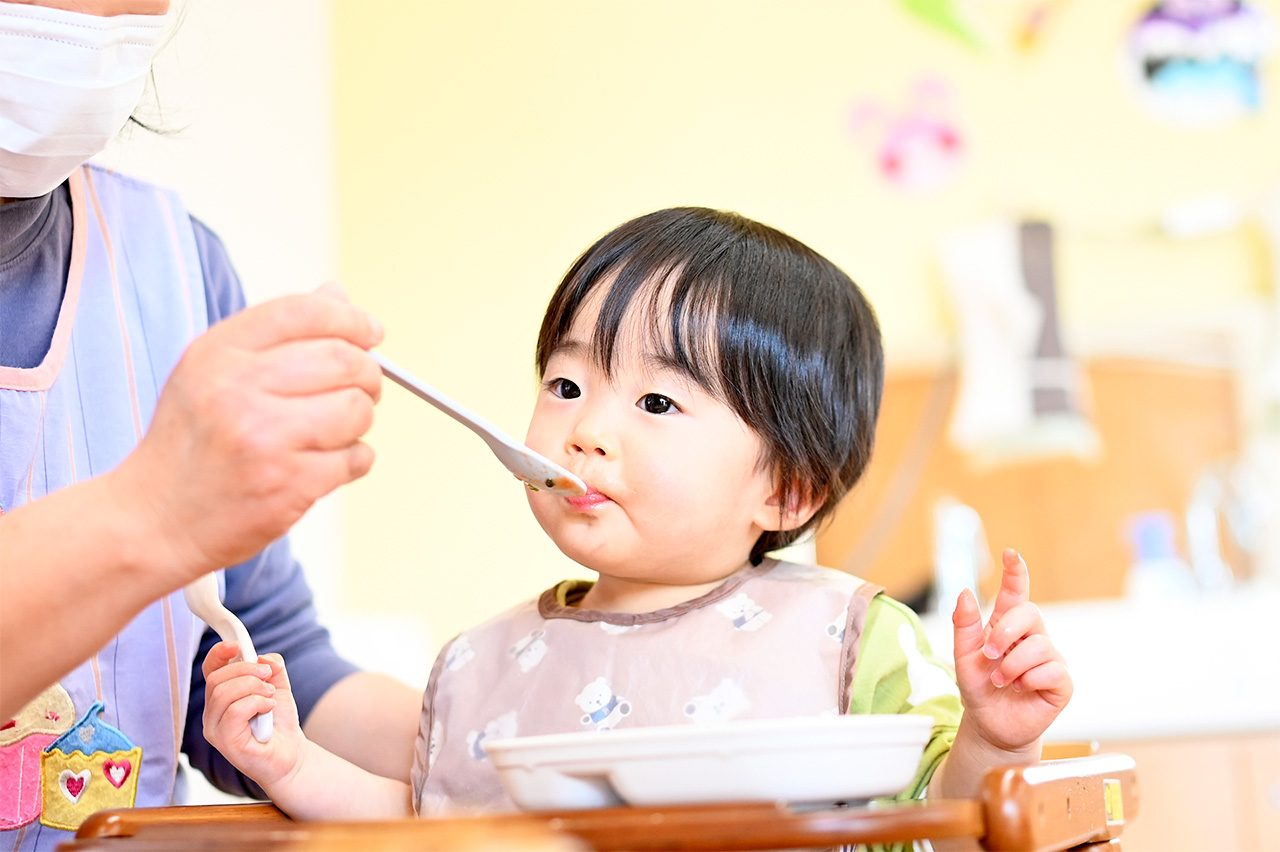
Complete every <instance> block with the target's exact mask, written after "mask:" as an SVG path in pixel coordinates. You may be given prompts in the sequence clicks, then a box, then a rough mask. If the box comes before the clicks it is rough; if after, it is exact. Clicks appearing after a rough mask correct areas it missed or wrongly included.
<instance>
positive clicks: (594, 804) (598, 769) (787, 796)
mask: <svg viewBox="0 0 1280 852" xmlns="http://www.w3.org/2000/svg"><path fill="white" fill-rule="evenodd" d="M932 727H933V719H932V718H931V717H929V716H913V715H853V716H816V717H803V718H794V719H758V720H749V721H740V722H724V723H718V724H708V725H673V726H662V727H653V728H631V729H626V728H624V729H622V730H610V731H598V732H597V731H590V732H585V733H575V734H548V735H545V736H537V737H516V738H512V739H505V740H495V741H493V742H488V741H486V743H485V748H486V749H487V750H488V752H489V757H490V759H491V760H492V761H493V765H494V766H495V767H496V768H497V770H498V776H499V778H501V780H502V784H503V786H504V787H505V788H506V790H507V793H508V794H509V795H510V796H511V798H512V800H514V801H515V803H516V804H517V805H518V806H520V807H521V808H524V809H526V810H576V809H581V808H602V807H611V806H614V805H620V804H629V805H648V806H664V805H690V804H711V803H721V802H787V803H792V804H830V803H833V802H848V801H860V800H865V799H870V798H873V797H877V796H893V795H896V794H897V793H899V792H901V791H902V790H903V789H904V788H905V787H906V786H907V785H908V784H909V783H911V779H912V778H913V777H915V773H916V767H917V765H918V764H919V762H920V756H921V755H922V754H923V753H924V747H925V744H926V743H927V742H928V740H929V733H930V731H931V729H932Z"/></svg>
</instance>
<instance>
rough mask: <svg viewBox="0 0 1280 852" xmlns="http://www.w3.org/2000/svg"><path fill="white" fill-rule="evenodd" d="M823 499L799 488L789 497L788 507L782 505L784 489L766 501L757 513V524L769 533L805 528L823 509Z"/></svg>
mask: <svg viewBox="0 0 1280 852" xmlns="http://www.w3.org/2000/svg"><path fill="white" fill-rule="evenodd" d="M822 502H823V501H822V499H821V498H820V497H818V496H815V495H810V494H808V493H807V492H806V490H805V489H803V488H799V487H797V488H796V489H795V490H794V491H792V492H791V494H790V495H789V496H788V497H787V504H786V506H783V505H782V488H781V487H779V488H778V489H777V490H775V491H774V492H773V495H772V496H771V497H769V498H768V499H767V500H765V501H764V505H763V506H761V507H760V511H759V512H758V513H757V517H756V524H758V525H759V527H760V529H762V530H765V531H767V532H784V531H786V530H793V529H795V528H796V527H800V526H804V525H805V524H806V523H808V522H809V519H810V518H812V517H813V516H814V514H815V513H816V512H817V511H818V510H819V509H821V508H822Z"/></svg>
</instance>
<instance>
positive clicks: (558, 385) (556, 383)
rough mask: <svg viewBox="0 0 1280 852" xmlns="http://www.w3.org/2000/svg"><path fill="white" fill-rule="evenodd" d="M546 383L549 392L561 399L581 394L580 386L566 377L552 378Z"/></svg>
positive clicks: (574, 397) (572, 397)
mask: <svg viewBox="0 0 1280 852" xmlns="http://www.w3.org/2000/svg"><path fill="white" fill-rule="evenodd" d="M546 384H547V387H548V388H549V389H550V390H551V392H552V393H553V394H555V395H556V396H558V397H560V398H561V399H577V398H578V397H580V396H582V388H580V387H578V386H577V385H576V384H574V383H573V382H571V381H569V380H568V379H552V380H550V381H549V382H547V383H546Z"/></svg>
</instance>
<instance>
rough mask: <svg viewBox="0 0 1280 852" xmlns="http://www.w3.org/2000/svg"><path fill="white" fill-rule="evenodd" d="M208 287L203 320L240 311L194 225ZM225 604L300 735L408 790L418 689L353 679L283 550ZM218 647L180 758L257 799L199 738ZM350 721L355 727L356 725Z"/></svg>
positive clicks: (195, 692) (208, 639)
mask: <svg viewBox="0 0 1280 852" xmlns="http://www.w3.org/2000/svg"><path fill="white" fill-rule="evenodd" d="M192 225H193V227H194V231H195V238H196V249H197V251H198V253H199V256H200V264H201V268H202V270H203V272H204V279H205V296H206V307H207V309H208V314H209V321H210V322H211V323H213V322H218V321H220V320H221V319H223V318H225V317H228V316H231V315H232V314H235V313H238V312H239V311H241V310H243V309H244V307H245V300H244V295H243V291H242V290H241V287H240V281H239V278H238V277H237V276H236V274H235V270H234V268H233V266H232V265H231V260H230V258H229V257H228V256H227V253H226V249H225V248H224V246H223V245H222V242H221V241H220V240H219V239H218V237H217V235H216V234H214V233H213V232H212V231H210V230H209V229H208V228H207V227H205V225H204V224H203V223H201V222H200V221H199V220H196V219H192ZM225 578H226V604H227V606H228V607H229V608H230V609H231V610H232V611H233V612H235V613H236V614H237V615H238V616H239V617H240V620H241V621H243V622H244V623H245V626H246V627H247V629H248V630H249V635H250V636H252V637H253V640H254V646H255V650H257V651H258V652H259V653H263V654H265V653H272V652H275V653H278V654H280V655H281V656H282V657H284V659H285V661H286V663H287V665H288V666H289V672H290V679H291V681H292V692H293V697H294V700H295V702H296V703H297V705H298V716H299V719H300V720H301V721H302V723H303V730H304V731H305V733H306V734H307V737H308V738H309V739H311V740H312V741H313V742H315V743H317V744H319V745H321V746H323V747H324V748H326V749H328V750H329V751H331V752H334V753H335V754H337V755H339V756H341V757H345V758H346V759H348V760H350V761H351V762H352V763H355V764H357V765H358V766H361V767H363V768H364V769H367V770H368V771H370V772H373V773H375V774H378V775H383V776H385V777H388V778H395V779H397V780H404V781H407V780H408V778H409V770H410V767H411V764H412V761H413V746H414V740H415V738H416V736H417V731H418V710H419V707H420V705H421V703H422V699H421V693H420V691H419V690H416V689H412V688H410V687H408V686H406V685H405V684H402V683H400V682H399V681H397V680H395V679H394V678H391V677H388V676H386V675H381V674H374V673H372V672H362V671H357V670H356V667H355V666H354V665H352V664H351V663H349V662H347V661H346V660H344V659H342V658H341V657H340V656H339V655H338V653H337V652H336V651H335V650H334V648H333V645H332V643H331V642H330V639H329V633H328V631H327V630H325V629H324V628H323V627H322V626H321V625H320V623H319V620H318V617H317V614H316V609H315V605H314V602H313V598H312V594H311V590H310V588H309V587H308V585H307V582H306V578H305V576H304V574H303V571H302V569H301V567H300V566H299V565H298V563H297V561H296V560H295V559H294V558H293V557H292V555H291V553H290V549H289V545H288V541H287V540H284V539H281V540H278V541H276V542H275V543H273V544H272V545H270V546H268V547H267V548H266V549H265V550H264V551H262V552H261V553H259V554H257V555H256V556H255V557H254V558H253V559H251V560H250V561H249V562H246V563H244V564H242V565H239V566H237V567H235V568H232V569H229V570H228V571H227V572H226V574H225ZM217 641H218V636H217V635H216V634H214V633H213V631H206V632H205V634H204V636H203V638H202V640H201V645H200V649H199V652H198V653H197V654H196V659H195V663H194V666H193V670H192V687H191V693H190V700H189V704H188V708H187V710H188V712H187V726H186V732H185V734H184V737H183V746H182V747H183V751H185V752H186V754H187V758H188V760H189V761H190V763H191V765H192V767H193V768H195V769H198V770H200V771H201V772H203V773H204V774H205V775H206V776H207V777H208V778H209V779H210V780H211V781H212V782H213V783H214V785H215V786H217V787H219V788H220V789H223V790H225V791H226V792H229V793H235V794H238V795H243V796H253V797H260V796H261V795H262V790H261V789H260V788H259V787H258V785H256V784H254V783H253V782H252V780H250V779H248V778H247V777H245V776H244V775H243V774H241V773H240V772H239V771H237V770H236V769H235V767H233V766H232V765H231V763H230V761H228V760H227V759H226V758H225V757H223V756H222V754H221V753H219V752H218V751H217V750H216V749H214V748H213V747H212V746H211V745H209V742H208V741H207V740H206V739H205V738H204V733H203V724H202V718H201V717H202V716H203V714H204V696H205V681H204V671H203V668H202V663H203V661H204V658H205V656H206V655H207V654H208V652H209V649H210V648H211V647H213V645H214V644H215V643H216V642H217ZM353 720H360V721H359V723H355V724H353Z"/></svg>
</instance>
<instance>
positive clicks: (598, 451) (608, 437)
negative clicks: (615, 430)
mask: <svg viewBox="0 0 1280 852" xmlns="http://www.w3.org/2000/svg"><path fill="white" fill-rule="evenodd" d="M615 445H616V441H615V440H614V438H613V436H612V434H611V431H610V430H609V429H608V427H607V426H606V424H605V422H604V420H603V419H602V418H601V417H600V416H599V415H598V414H584V415H583V416H582V417H581V418H579V419H578V422H577V423H575V424H574V429H573V432H571V433H570V435H569V451H570V452H571V453H582V454H584V455H597V456H604V457H606V458H608V457H611V456H613V455H614V454H615V452H616V446H615Z"/></svg>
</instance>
